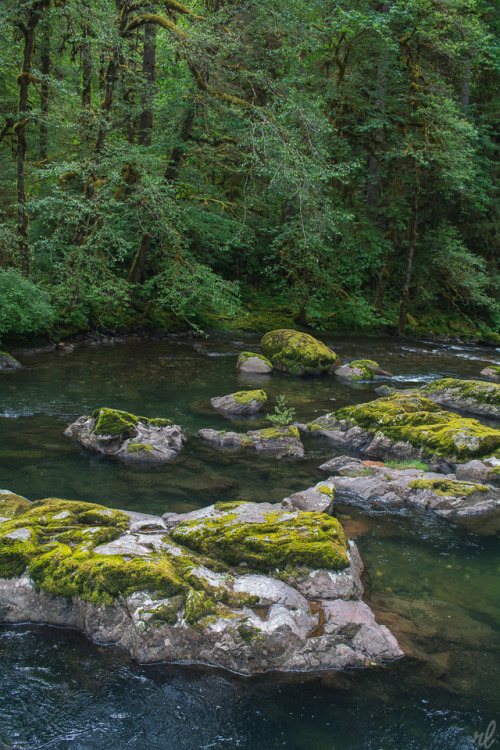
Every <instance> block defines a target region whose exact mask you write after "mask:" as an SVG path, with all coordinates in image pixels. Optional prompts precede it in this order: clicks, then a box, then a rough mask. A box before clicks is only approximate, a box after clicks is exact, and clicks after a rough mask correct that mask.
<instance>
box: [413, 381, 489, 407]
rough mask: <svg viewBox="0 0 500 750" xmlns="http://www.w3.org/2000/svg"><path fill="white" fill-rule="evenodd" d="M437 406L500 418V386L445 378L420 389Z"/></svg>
mask: <svg viewBox="0 0 500 750" xmlns="http://www.w3.org/2000/svg"><path fill="white" fill-rule="evenodd" d="M420 393H423V394H424V396H426V398H430V399H431V401H434V403H435V404H439V405H440V406H446V407H448V408H451V409H457V410H458V411H465V412H468V413H470V414H479V415H480V416H483V417H500V386H499V385H495V384H494V383H483V382H482V381H481V380H458V379H457V378H443V379H442V380H435V381H434V382H432V383H428V385H425V386H424V387H423V388H421V389H420Z"/></svg>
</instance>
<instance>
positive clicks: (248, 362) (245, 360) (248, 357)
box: [236, 352, 273, 375]
mask: <svg viewBox="0 0 500 750" xmlns="http://www.w3.org/2000/svg"><path fill="white" fill-rule="evenodd" d="M236 369H237V370H239V371H240V372H249V373H254V374H256V375H268V374H269V373H270V372H272V371H273V366H272V364H271V362H270V361H269V360H268V359H267V358H266V357H263V356H262V354H255V353H254V352H241V354H240V355H239V357H238V360H237V362H236Z"/></svg>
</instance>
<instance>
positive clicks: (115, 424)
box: [92, 407, 173, 437]
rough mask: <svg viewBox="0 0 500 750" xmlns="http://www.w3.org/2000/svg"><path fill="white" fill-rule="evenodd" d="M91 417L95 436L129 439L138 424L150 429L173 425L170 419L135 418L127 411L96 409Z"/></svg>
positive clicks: (105, 408)
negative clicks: (93, 422) (93, 421)
mask: <svg viewBox="0 0 500 750" xmlns="http://www.w3.org/2000/svg"><path fill="white" fill-rule="evenodd" d="M92 417H93V418H94V419H95V420H96V423H95V427H94V432H95V433H96V434H97V435H112V436H116V437H120V436H121V437H131V436H132V435H133V434H134V431H135V428H136V427H137V425H138V424H139V423H141V424H144V425H148V426H150V427H166V426H168V425H171V424H173V422H172V421H171V420H170V419H162V418H153V419H149V418H148V417H137V416H136V415H135V414H129V412H127V411H120V410H119V409H109V408H108V407H102V408H100V409H96V410H95V411H94V412H93V414H92Z"/></svg>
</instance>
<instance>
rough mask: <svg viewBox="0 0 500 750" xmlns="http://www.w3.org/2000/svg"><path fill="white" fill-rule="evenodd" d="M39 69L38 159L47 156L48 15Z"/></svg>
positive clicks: (43, 30)
mask: <svg viewBox="0 0 500 750" xmlns="http://www.w3.org/2000/svg"><path fill="white" fill-rule="evenodd" d="M42 32H43V33H42V54H41V69H42V83H41V86H40V161H41V162H46V161H47V158H48V152H47V150H48V145H49V137H48V119H49V76H50V64H51V61H50V22H49V18H48V16H46V17H45V18H44V21H43V29H42Z"/></svg>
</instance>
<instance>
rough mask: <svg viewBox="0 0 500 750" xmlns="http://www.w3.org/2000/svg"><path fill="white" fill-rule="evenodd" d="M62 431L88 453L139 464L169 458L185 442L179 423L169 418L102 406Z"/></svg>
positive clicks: (163, 460) (161, 461) (176, 452)
mask: <svg viewBox="0 0 500 750" xmlns="http://www.w3.org/2000/svg"><path fill="white" fill-rule="evenodd" d="M64 434H65V435H66V437H69V438H73V439H74V440H76V441H77V443H79V445H81V446H82V448H85V449H86V450H88V451H90V452H92V453H98V454H100V455H102V456H109V457H113V458H116V459H117V460H118V461H122V462H125V463H139V464H161V463H165V462H166V461H170V459H172V458H174V456H176V455H177V454H178V453H179V451H180V450H181V448H182V446H183V443H184V441H185V438H184V435H183V434H182V432H181V428H180V427H179V425H176V424H174V423H173V422H172V421H171V420H170V419H148V418H147V417H137V416H136V415H135V414H129V413H128V412H126V411H119V410H117V409H108V408H106V407H104V408H101V409H96V410H95V411H94V413H93V414H92V416H91V417H88V416H83V417H79V418H78V419H77V420H76V422H73V424H71V425H70V426H69V427H68V428H67V429H66V430H65V431H64Z"/></svg>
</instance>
